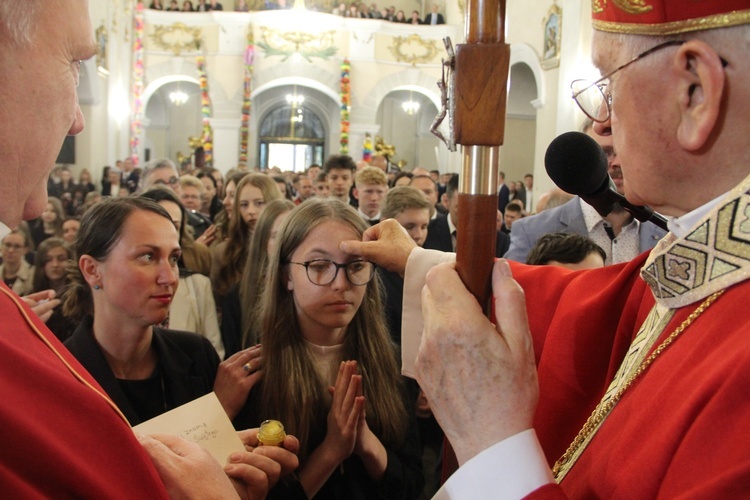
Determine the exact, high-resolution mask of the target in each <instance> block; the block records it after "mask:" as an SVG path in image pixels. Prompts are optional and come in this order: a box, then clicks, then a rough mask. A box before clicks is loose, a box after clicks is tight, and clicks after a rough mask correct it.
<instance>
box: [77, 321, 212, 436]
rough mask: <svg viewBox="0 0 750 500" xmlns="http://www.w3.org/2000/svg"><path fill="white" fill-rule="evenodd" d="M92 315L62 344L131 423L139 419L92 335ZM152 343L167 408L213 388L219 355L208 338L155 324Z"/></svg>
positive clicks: (137, 421)
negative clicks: (164, 390) (160, 373)
mask: <svg viewBox="0 0 750 500" xmlns="http://www.w3.org/2000/svg"><path fill="white" fill-rule="evenodd" d="M92 325H93V319H92V318H91V317H88V318H86V319H84V320H83V322H82V323H81V324H80V325H79V326H78V328H77V329H76V331H75V332H74V333H73V336H72V337H70V338H69V339H68V340H66V341H65V347H67V348H68V350H69V351H70V352H71V353H72V354H73V356H75V357H76V359H78V361H79V362H80V363H81V364H82V365H83V366H84V367H85V368H86V370H88V372H89V373H90V374H91V375H92V376H93V377H94V378H95V379H96V381H97V382H99V385H101V386H102V389H104V390H105V392H106V393H107V395H109V397H110V398H112V401H114V402H115V404H117V406H118V407H119V408H120V410H122V413H123V414H125V417H127V419H128V422H130V424H131V425H137V424H140V423H141V420H140V419H139V418H138V415H137V414H136V413H135V409H133V407H132V406H131V404H130V401H129V400H128V399H127V397H126V396H125V393H124V392H123V391H122V390H121V389H120V386H119V384H118V383H117V379H116V378H115V376H114V374H113V373H112V369H111V368H110V367H109V365H108V364H107V360H106V359H105V358H104V353H102V350H101V348H100V347H99V345H98V344H97V343H96V340H95V339H94V332H93V329H92ZM153 344H154V347H155V348H156V354H157V357H158V359H159V367H160V369H161V371H162V374H163V375H164V385H165V389H166V392H167V395H168V400H169V408H168V410H171V409H174V408H177V407H178V406H180V405H183V404H185V403H189V402H190V401H193V400H194V399H197V398H199V397H201V396H205V395H206V394H208V393H209V392H211V391H212V390H213V386H214V379H215V378H216V371H217V369H218V367H219V356H218V355H217V354H216V350H215V349H214V348H213V346H212V345H211V342H209V341H208V340H206V339H205V338H203V337H201V336H200V335H198V334H195V333H188V332H178V331H175V330H164V329H162V328H157V327H154V337H153Z"/></svg>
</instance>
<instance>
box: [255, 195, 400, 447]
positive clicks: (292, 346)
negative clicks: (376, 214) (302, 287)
mask: <svg viewBox="0 0 750 500" xmlns="http://www.w3.org/2000/svg"><path fill="white" fill-rule="evenodd" d="M329 220H334V221H337V222H341V223H343V224H345V225H346V226H347V227H349V228H351V229H352V230H353V231H354V232H355V234H356V235H357V236H358V237H360V238H361V237H362V233H363V232H364V231H365V229H366V228H367V226H366V224H365V222H364V221H363V220H362V218H361V217H360V216H359V215H358V214H357V212H356V211H355V210H354V209H353V208H352V207H350V206H349V205H347V204H345V203H343V202H341V201H339V200H336V199H315V198H313V199H310V200H307V201H305V202H304V203H303V204H301V205H299V206H297V207H296V208H295V209H294V210H292V212H291V213H290V214H289V217H287V219H286V220H285V221H284V224H283V225H282V228H281V231H280V234H279V236H278V243H277V246H276V249H275V251H274V253H273V254H272V255H271V256H270V261H269V265H268V277H267V285H266V288H265V290H264V291H263V295H262V298H261V324H262V326H263V333H262V336H261V338H262V342H263V364H264V367H263V370H264V383H263V385H262V389H261V395H260V400H261V405H260V408H261V417H263V418H279V419H281V420H282V421H283V422H284V426H285V427H286V428H287V429H288V431H289V432H290V433H292V434H294V435H295V436H297V437H298V438H299V440H300V444H301V448H300V457H301V458H302V460H304V459H305V458H306V457H307V455H308V454H309V453H310V451H311V448H312V445H313V444H312V443H311V442H310V441H311V438H312V436H316V435H321V434H325V430H326V426H327V421H326V418H327V415H328V411H329V407H330V397H329V396H328V394H327V386H328V382H327V381H323V380H322V379H321V377H320V375H319V374H318V371H317V369H316V367H315V363H314V359H313V355H312V354H311V353H310V351H309V348H308V347H307V345H306V344H305V342H304V340H303V337H302V332H301V331H300V326H299V322H298V320H297V314H296V312H295V305H294V298H293V296H292V292H290V291H289V290H288V289H287V287H286V277H287V275H288V264H287V263H288V262H289V259H290V258H291V256H292V254H293V253H294V251H295V250H296V249H297V247H299V246H300V245H301V244H302V242H303V241H304V240H305V239H306V238H307V236H308V235H309V234H310V231H312V230H313V229H314V228H315V227H317V226H318V225H319V224H321V223H323V222H326V221H329ZM366 286H367V289H366V291H365V296H364V299H363V301H362V305H361V306H360V307H359V309H358V310H357V312H356V313H355V315H354V317H353V318H352V321H351V323H349V325H348V326H347V328H346V335H345V339H344V353H343V359H345V360H349V359H352V360H356V361H357V364H358V367H359V373H360V374H361V375H362V387H363V394H364V396H365V400H366V405H367V408H366V414H367V423H368V425H369V426H370V428H371V429H372V431H373V432H374V433H375V434H376V435H377V436H378V437H379V438H380V439H381V441H383V443H384V444H386V446H388V445H395V446H397V445H398V444H399V443H401V442H402V440H403V438H404V436H405V434H406V428H407V421H408V416H407V412H406V408H405V406H404V401H403V396H402V391H403V386H402V382H401V377H400V375H399V367H398V363H397V356H396V347H395V345H394V344H393V342H392V341H391V339H390V336H389V334H388V331H387V327H386V324H385V320H384V318H383V306H382V304H381V301H380V285H379V283H378V281H377V279H374V280H373V281H371V282H370V283H369V284H368V285H366Z"/></svg>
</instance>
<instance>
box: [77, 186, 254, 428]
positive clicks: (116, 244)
mask: <svg viewBox="0 0 750 500" xmlns="http://www.w3.org/2000/svg"><path fill="white" fill-rule="evenodd" d="M77 253H78V266H71V268H72V271H74V273H75V274H73V275H72V283H71V285H70V286H69V287H68V289H67V290H66V292H65V294H64V300H63V312H64V313H65V314H66V315H67V316H72V317H75V318H81V319H82V320H83V321H82V322H81V324H80V325H79V327H78V328H77V329H76V331H75V333H74V334H73V336H72V337H70V338H69V339H68V340H66V341H65V345H66V347H67V348H68V350H70V352H71V353H73V355H74V356H76V358H78V360H79V361H80V362H81V364H83V365H84V367H85V368H86V369H87V370H88V371H89V373H91V374H92V375H93V376H94V378H95V379H96V380H97V382H99V384H100V385H101V386H102V388H103V389H104V390H105V391H106V392H107V394H108V395H109V396H110V397H111V398H112V400H113V401H114V402H115V403H116V404H117V406H118V407H119V408H120V409H121V410H122V412H123V414H125V416H126V417H127V419H128V421H129V422H130V423H131V424H133V425H136V424H138V423H140V422H143V421H146V420H148V419H150V418H153V417H155V416H157V415H160V414H162V413H164V412H166V411H169V410H171V409H173V408H176V407H178V406H180V405H182V404H185V403H187V402H189V401H192V400H193V399H196V398H198V397H200V396H203V395H205V394H208V393H209V392H211V391H212V390H215V392H216V395H217V396H218V398H219V401H221V403H222V405H223V406H224V409H225V410H226V411H227V413H228V414H229V415H230V417H231V416H233V415H234V414H235V413H236V412H237V409H238V408H241V407H242V404H243V403H244V400H245V399H246V396H247V394H244V395H243V390H244V387H243V386H242V379H241V378H240V377H242V378H244V379H247V378H249V377H247V376H246V375H247V374H246V373H244V374H243V373H241V372H244V370H243V369H242V365H241V364H240V365H239V366H235V365H231V366H229V365H228V366H225V369H223V370H219V377H218V378H217V370H218V368H219V357H218V356H217V354H216V351H215V350H214V348H213V346H212V345H211V343H210V342H209V341H208V340H206V339H205V338H203V337H200V336H199V335H196V334H193V333H187V332H178V331H174V330H164V329H162V328H159V327H157V326H154V325H158V324H160V323H161V322H162V321H164V320H165V319H166V318H167V314H168V312H169V306H170V304H171V302H172V298H173V297H174V293H175V289H176V287H177V283H178V269H177V262H178V260H179V259H180V245H179V241H178V236H177V231H176V230H175V228H174V226H173V225H172V220H171V218H170V217H169V214H168V213H167V212H166V211H165V210H164V209H163V208H162V207H160V206H159V205H157V204H156V203H155V202H153V201H151V200H148V199H145V198H116V199H108V200H105V201H103V202H101V203H100V204H98V205H96V206H94V207H92V208H91V209H90V210H89V211H88V212H87V213H86V215H85V216H84V218H83V220H82V221H81V230H80V232H79V234H78V241H77ZM247 359H248V360H249V359H250V357H249V356H248V357H247ZM239 361H242V360H241V359H240V360H239ZM242 363H247V360H246V361H242ZM230 369H231V370H233V371H234V373H231V371H230ZM230 378H231V379H232V380H231V384H228V383H227V380H226V379H230ZM227 386H232V390H226V387H227ZM248 390H249V387H248Z"/></svg>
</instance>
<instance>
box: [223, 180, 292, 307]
mask: <svg viewBox="0 0 750 500" xmlns="http://www.w3.org/2000/svg"><path fill="white" fill-rule="evenodd" d="M247 185H251V186H255V187H257V188H258V189H260V192H261V193H263V201H265V202H266V203H268V202H270V201H273V200H278V199H280V198H281V191H279V188H278V186H276V183H275V182H274V181H273V179H271V178H270V177H268V176H267V175H264V174H248V175H246V176H245V177H243V178H242V180H241V181H240V182H239V184H237V191H236V193H235V195H234V206H233V207H232V220H230V221H229V233H228V236H229V239H228V240H227V246H226V247H225V248H224V255H223V257H222V261H221V267H220V268H219V275H218V277H217V282H216V291H217V293H218V294H219V295H225V294H226V293H227V292H228V291H229V289H230V288H231V287H232V286H233V285H234V284H236V283H238V282H239V281H240V278H241V277H242V269H243V267H244V265H245V261H246V260H247V247H248V244H249V243H250V237H251V236H252V231H251V230H250V227H249V226H248V225H247V222H245V219H243V218H242V214H241V213H240V203H239V200H240V195H241V194H242V190H243V189H244V188H245V186H247Z"/></svg>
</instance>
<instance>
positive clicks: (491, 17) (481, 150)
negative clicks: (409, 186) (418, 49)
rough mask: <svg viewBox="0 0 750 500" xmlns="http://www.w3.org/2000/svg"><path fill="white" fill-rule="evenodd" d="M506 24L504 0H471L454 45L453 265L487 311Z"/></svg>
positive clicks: (507, 54)
mask: <svg viewBox="0 0 750 500" xmlns="http://www.w3.org/2000/svg"><path fill="white" fill-rule="evenodd" d="M504 25H505V0H469V3H468V5H467V10H466V28H465V29H466V43H465V44H461V45H458V46H457V47H456V61H455V69H454V72H453V82H452V84H453V92H452V94H453V105H452V111H453V115H452V124H453V133H454V138H455V142H456V144H461V145H462V146H463V161H462V168H461V177H460V179H459V181H460V185H459V195H458V219H459V223H458V232H457V234H456V236H457V242H456V253H457V255H456V260H457V264H456V267H457V270H458V274H459V276H461V280H462V281H463V282H464V284H465V285H466V287H467V288H468V289H469V291H470V292H471V293H472V294H473V295H474V296H475V297H476V298H477V300H478V301H479V303H480V304H482V306H483V307H484V308H485V312H489V310H488V308H487V306H488V303H489V298H490V296H491V275H492V265H493V262H494V259H495V241H496V238H497V222H496V221H497V182H498V160H499V155H500V145H501V144H502V143H503V136H504V135H505V107H506V101H507V91H506V89H507V82H508V70H509V65H510V46H509V45H508V44H506V43H505V33H504V31H503V27H504Z"/></svg>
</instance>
